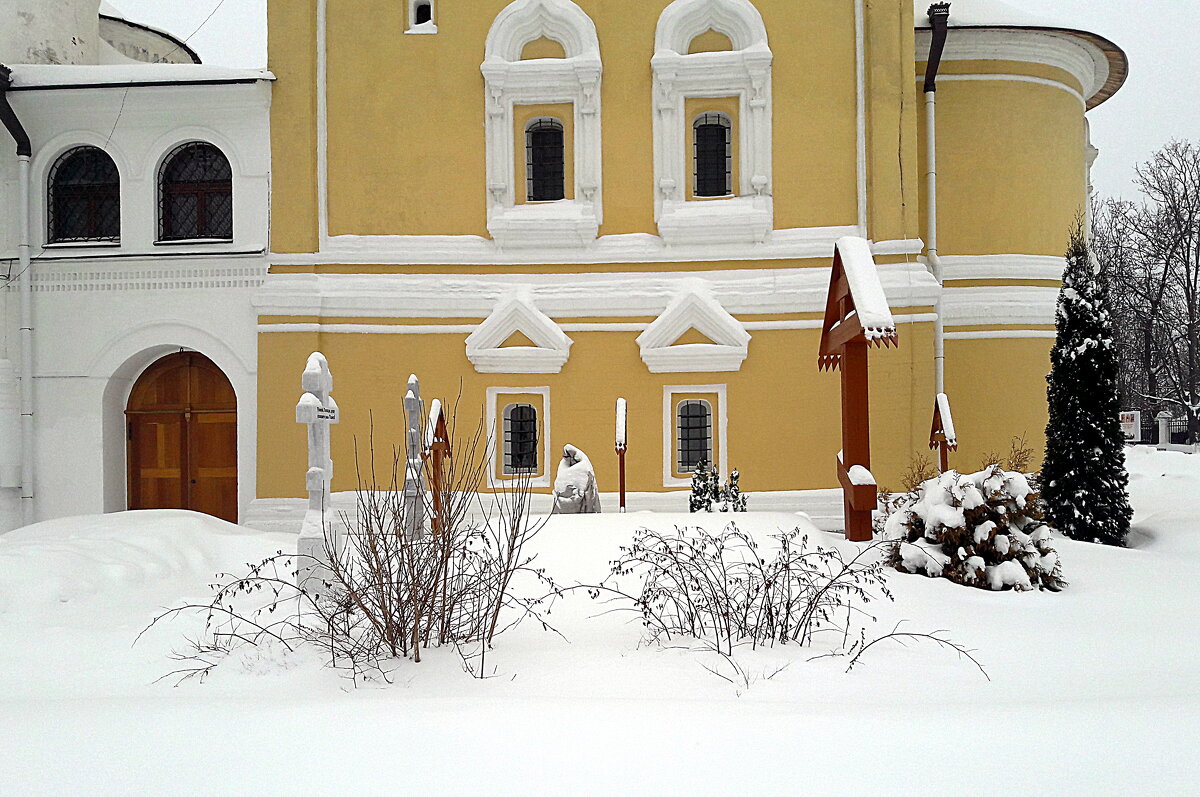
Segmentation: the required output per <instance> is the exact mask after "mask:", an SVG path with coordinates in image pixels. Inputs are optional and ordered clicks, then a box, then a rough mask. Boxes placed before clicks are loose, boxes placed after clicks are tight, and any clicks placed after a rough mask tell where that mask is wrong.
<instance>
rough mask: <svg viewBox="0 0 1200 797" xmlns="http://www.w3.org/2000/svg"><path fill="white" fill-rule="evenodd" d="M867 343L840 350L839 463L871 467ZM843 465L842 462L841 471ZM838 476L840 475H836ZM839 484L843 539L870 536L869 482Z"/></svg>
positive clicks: (854, 343) (872, 504) (873, 493)
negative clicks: (843, 523)
mask: <svg viewBox="0 0 1200 797" xmlns="http://www.w3.org/2000/svg"><path fill="white" fill-rule="evenodd" d="M867 390H868V384H867V344H866V342H865V341H850V342H848V343H847V344H846V345H845V347H844V348H843V349H842V452H843V453H842V463H846V462H848V463H850V464H851V465H861V466H862V467H863V468H866V469H867V470H868V471H869V470H870V469H871V409H870V401H869V396H868V394H867ZM845 468H846V466H845V465H844V464H842V470H845ZM839 475H840V474H839ZM844 481H847V482H850V483H849V484H844V485H843V490H842V492H843V495H844V504H845V511H846V539H848V540H851V541H852V542H865V541H867V540H870V539H871V536H872V529H871V516H872V513H873V512H874V511H875V505H876V491H875V488H874V486H873V485H870V486H868V485H863V484H856V483H854V480H852V479H850V478H849V474H848V472H847V476H846V478H845V480H844Z"/></svg>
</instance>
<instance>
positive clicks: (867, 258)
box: [837, 235, 896, 340]
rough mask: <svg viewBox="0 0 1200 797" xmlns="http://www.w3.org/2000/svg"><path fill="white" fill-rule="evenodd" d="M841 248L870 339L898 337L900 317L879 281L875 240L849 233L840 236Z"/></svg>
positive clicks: (854, 296)
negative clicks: (894, 315)
mask: <svg viewBox="0 0 1200 797" xmlns="http://www.w3.org/2000/svg"><path fill="white" fill-rule="evenodd" d="M837 252H838V254H839V255H841V259H842V270H843V272H844V273H845V275H846V282H848V283H849V284H850V296H851V297H852V298H853V299H854V309H855V311H856V312H857V313H858V319H859V323H861V324H862V328H863V331H864V332H865V333H866V336H867V340H874V339H875V338H883V337H894V336H895V334H896V321H895V319H894V318H892V308H891V307H889V306H888V301H887V296H886V295H885V294H884V292H883V285H881V284H880V282H879V270H878V269H877V268H876V266H875V258H874V257H873V256H872V255H871V244H870V243H868V242H867V240H866V239H865V238H859V237H857V236H853V235H848V236H846V237H845V238H841V239H839V240H838V242H837Z"/></svg>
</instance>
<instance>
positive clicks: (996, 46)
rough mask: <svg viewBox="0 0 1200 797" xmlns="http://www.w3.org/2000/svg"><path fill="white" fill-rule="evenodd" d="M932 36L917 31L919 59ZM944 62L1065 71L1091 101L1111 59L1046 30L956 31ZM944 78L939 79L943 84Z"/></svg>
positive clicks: (1101, 85)
mask: <svg viewBox="0 0 1200 797" xmlns="http://www.w3.org/2000/svg"><path fill="white" fill-rule="evenodd" d="M929 41H930V32H929V31H928V30H918V31H917V48H916V59H917V61H918V62H923V61H925V60H926V58H928V54H929ZM942 60H943V61H1023V62H1026V63H1031V64H1042V65H1045V66H1052V67H1056V68H1058V69H1062V70H1064V71H1066V72H1068V73H1070V74H1071V75H1073V76H1074V77H1075V79H1076V80H1078V81H1079V84H1080V85H1081V86H1083V94H1084V96H1085V97H1086V98H1087V99H1089V100H1090V99H1091V98H1092V97H1094V96H1096V95H1097V94H1098V93H1100V91H1101V90H1102V89H1103V88H1104V84H1105V83H1106V82H1107V81H1108V73H1109V66H1108V58H1107V57H1106V56H1105V54H1104V51H1103V50H1101V49H1100V48H1099V47H1097V46H1096V45H1094V44H1092V43H1091V42H1088V41H1086V40H1085V39H1081V38H1078V37H1076V36H1071V35H1070V34H1067V33H1056V32H1051V31H1042V30H1022V29H1009V28H1005V29H994V28H978V29H976V28H953V29H952V30H951V31H950V34H949V36H948V37H947V39H946V49H945V52H944V53H943V55H942ZM940 79H941V78H940V77H939V80H940Z"/></svg>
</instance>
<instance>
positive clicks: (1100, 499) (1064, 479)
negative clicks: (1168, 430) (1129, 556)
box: [1041, 227, 1133, 546]
mask: <svg viewBox="0 0 1200 797" xmlns="http://www.w3.org/2000/svg"><path fill="white" fill-rule="evenodd" d="M1055 324H1056V327H1057V330H1058V335H1057V338H1056V339H1055V341H1054V348H1053V349H1052V350H1051V352H1050V375H1049V376H1048V377H1047V380H1048V382H1049V388H1048V391H1047V398H1048V400H1049V410H1050V421H1049V423H1048V424H1047V425H1046V457H1045V460H1044V462H1043V464H1042V475H1041V478H1042V484H1043V495H1044V496H1045V499H1046V507H1047V514H1048V515H1049V520H1050V524H1051V525H1052V526H1054V528H1056V529H1058V530H1059V531H1061V532H1062V533H1063V534H1065V535H1066V536H1068V537H1070V538H1072V539H1075V540H1087V541H1091V542H1102V543H1106V544H1108V545H1121V546H1123V545H1125V538H1126V536H1127V535H1128V534H1129V522H1130V519H1131V518H1132V517H1133V510H1132V509H1131V508H1130V506H1129V491H1128V486H1129V474H1128V473H1127V472H1126V470H1125V438H1124V435H1122V434H1121V422H1120V410H1121V404H1120V396H1119V394H1118V386H1117V376H1118V373H1117V372H1118V365H1117V350H1116V346H1115V345H1114V343H1113V328H1112V319H1111V316H1110V315H1109V299H1108V286H1107V282H1106V279H1105V276H1104V275H1103V274H1102V273H1101V269H1100V265H1099V263H1098V262H1097V261H1096V260H1095V259H1094V258H1093V257H1092V256H1091V252H1089V251H1088V247H1087V242H1086V241H1085V240H1084V237H1083V230H1082V229H1080V228H1078V227H1077V228H1076V229H1075V231H1074V232H1073V234H1072V236H1071V246H1070V249H1069V250H1068V251H1067V268H1066V271H1065V272H1064V274H1063V286H1062V292H1061V293H1060V294H1059V297H1058V312H1057V315H1056V317H1055Z"/></svg>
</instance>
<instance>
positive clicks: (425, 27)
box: [404, 19, 438, 35]
mask: <svg viewBox="0 0 1200 797" xmlns="http://www.w3.org/2000/svg"><path fill="white" fill-rule="evenodd" d="M437 32H438V29H437V25H436V24H434V22H433V20H432V19H431V20H429V21H428V22H422V23H421V24H420V25H413V26H412V27H411V28H409V29H408V30H406V31H404V33H405V34H414V35H431V34H434V33H437Z"/></svg>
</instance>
